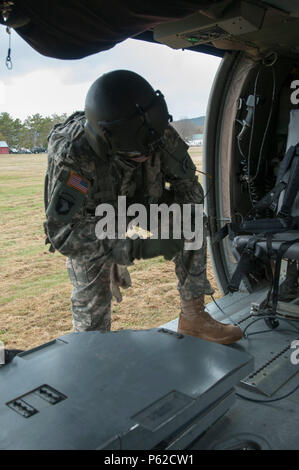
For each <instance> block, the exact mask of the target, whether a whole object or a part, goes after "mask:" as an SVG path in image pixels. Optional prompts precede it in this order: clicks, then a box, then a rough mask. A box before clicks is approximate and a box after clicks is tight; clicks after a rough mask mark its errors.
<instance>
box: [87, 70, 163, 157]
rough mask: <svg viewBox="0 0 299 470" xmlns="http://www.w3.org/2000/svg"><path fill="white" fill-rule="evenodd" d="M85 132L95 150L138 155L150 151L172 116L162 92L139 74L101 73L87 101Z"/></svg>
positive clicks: (129, 72)
mask: <svg viewBox="0 0 299 470" xmlns="http://www.w3.org/2000/svg"><path fill="white" fill-rule="evenodd" d="M85 116H86V124H85V132H86V136H87V139H88V142H89V144H90V145H91V147H92V148H93V150H94V151H95V152H96V153H97V154H98V155H99V156H101V154H102V153H103V142H105V143H106V145H107V148H108V150H109V151H108V153H112V154H113V153H119V154H122V155H123V156H127V157H128V158H130V156H132V158H133V156H134V157H136V156H138V155H148V154H149V153H150V152H151V150H152V149H153V148H154V146H155V145H157V143H158V142H159V141H160V139H161V137H162V135H163V131H164V130H165V129H166V127H167V126H168V123H169V122H170V121H171V120H172V118H171V116H170V115H169V114H168V110H167V105H166V102H165V99H164V96H163V95H162V93H161V92H160V91H159V90H157V91H155V90H154V89H153V88H152V86H151V85H150V84H149V83H148V82H147V81H146V80H145V79H144V78H143V77H141V76H140V75H138V74H137V73H135V72H131V71H129V70H115V71H112V72H109V73H106V74H104V75H102V76H101V77H99V78H98V79H97V80H96V81H95V82H94V83H93V84H92V85H91V87H90V89H89V90H88V93H87V96H86V101H85Z"/></svg>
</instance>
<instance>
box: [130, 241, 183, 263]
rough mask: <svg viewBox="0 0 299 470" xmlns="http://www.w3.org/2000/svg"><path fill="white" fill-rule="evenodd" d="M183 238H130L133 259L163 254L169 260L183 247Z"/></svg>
mask: <svg viewBox="0 0 299 470" xmlns="http://www.w3.org/2000/svg"><path fill="white" fill-rule="evenodd" d="M183 246H184V239H180V240H173V239H171V240H161V239H158V240H154V239H151V238H146V239H141V238H137V239H136V240H132V255H133V259H148V258H155V257H156V256H164V258H165V259H167V260H171V259H172V258H174V256H175V255H176V254H177V253H178V252H179V251H180V250H181V249H182V248H183Z"/></svg>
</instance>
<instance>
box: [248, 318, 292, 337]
mask: <svg viewBox="0 0 299 470" xmlns="http://www.w3.org/2000/svg"><path fill="white" fill-rule="evenodd" d="M265 318H277V319H279V320H282V321H284V322H286V323H288V324H290V325H291V326H293V327H294V328H295V330H296V331H297V332H298V333H299V329H298V328H296V326H295V325H293V324H292V323H291V321H290V320H287V319H286V318H281V317H276V316H275V315H265V314H261V315H259V318H256V319H255V320H253V321H252V322H251V323H249V325H247V326H246V328H245V329H244V331H243V335H244V338H247V337H248V336H249V335H246V330H248V328H249V327H250V326H251V325H253V324H254V323H256V322H258V321H260V320H265ZM265 331H274V330H271V329H270V330H265ZM258 333H259V332H254V333H250V336H252V335H254V334H258Z"/></svg>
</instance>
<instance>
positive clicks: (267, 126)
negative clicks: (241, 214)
mask: <svg viewBox="0 0 299 470" xmlns="http://www.w3.org/2000/svg"><path fill="white" fill-rule="evenodd" d="M271 71H272V78H273V88H272V98H271V108H270V112H269V116H268V120H267V124H266V128H265V131H264V135H263V140H262V144H261V147H260V152H259V159H258V164H257V169H256V173H255V175H254V176H253V177H252V178H251V180H252V181H254V180H255V179H256V178H257V175H258V173H259V169H260V164H261V160H262V152H263V148H264V144H265V140H266V135H267V133H268V129H269V125H270V122H271V118H272V114H273V108H274V103H275V94H276V76H275V69H274V67H271Z"/></svg>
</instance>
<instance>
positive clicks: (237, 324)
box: [210, 294, 244, 335]
mask: <svg viewBox="0 0 299 470" xmlns="http://www.w3.org/2000/svg"><path fill="white" fill-rule="evenodd" d="M210 297H211V299H212V300H213V302H214V304H215V305H216V307H217V308H218V309H219V310H220V312H222V313H223V315H225V316H226V317H228V318H229V319H230V320H231V321H232V322H233V324H234V325H235V326H238V327H239V328H240V329H241V330H242V328H241V327H240V325H239V323H238V322H236V321H234V320H233V319H232V318H231V316H230V315H227V313H225V312H224V310H222V308H221V307H220V305H218V304H217V302H216V300H215V299H214V296H213V294H210ZM243 335H244V332H243Z"/></svg>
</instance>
